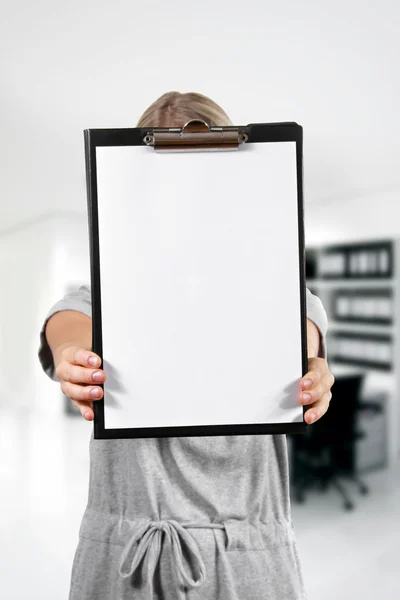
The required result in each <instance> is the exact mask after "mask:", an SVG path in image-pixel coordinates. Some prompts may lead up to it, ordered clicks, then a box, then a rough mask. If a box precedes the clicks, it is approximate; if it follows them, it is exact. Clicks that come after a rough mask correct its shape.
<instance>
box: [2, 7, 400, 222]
mask: <svg viewBox="0 0 400 600" xmlns="http://www.w3.org/2000/svg"><path fill="white" fill-rule="evenodd" d="M399 15H400V5H399V3H398V2H397V1H396V0H381V2H379V5H375V4H374V3H372V4H368V3H367V2H365V1H364V0H335V1H334V2H333V1H327V2H319V1H318V0H304V1H302V2H295V1H289V0H282V1H281V2H272V1H270V0H249V1H248V2H246V3H243V2H242V1H239V0H219V1H215V0H202V2H200V3H197V4H195V3H193V2H187V1H186V0H171V1H169V2H165V1H164V0H149V1H146V2H143V1H141V2H138V0H121V1H118V2H109V3H107V2H106V3H101V2H100V3H99V2H96V1H95V0H86V1H85V2H82V1H81V0H69V1H68V2H54V1H50V0H42V1H41V2H40V3H37V2H35V3H32V2H28V1H27V0H21V1H20V2H9V3H6V5H5V6H4V7H3V12H2V20H1V25H0V28H1V29H0V40H1V42H0V43H1V50H2V57H3V61H2V77H1V81H0V86H1V90H0V91H1V98H2V110H1V111H0V126H1V132H2V143H1V145H0V169H2V173H1V177H0V198H2V202H1V204H0V230H4V229H6V228H7V227H10V226H11V225H12V224H14V223H16V222H20V221H21V220H25V219H28V218H31V217H32V216H35V215H42V214H45V213H47V212H48V211H54V210H56V211H57V210H63V211H65V210H71V211H81V212H83V211H84V210H85V195H84V185H85V184H84V179H85V177H84V160H83V135H82V131H83V129H84V128H91V127H100V128H102V127H130V126H134V125H135V123H136V122H137V119H138V117H139V115H140V114H141V113H142V112H143V111H144V109H145V108H146V107H147V105H148V104H150V103H151V102H152V101H153V100H155V99H156V98H157V97H158V96H159V95H161V94H162V93H163V92H165V91H169V90H173V89H178V90H179V91H200V92H203V93H205V94H207V95H210V96H211V97H213V98H214V99H215V100H216V101H217V102H219V103H221V104H222V105H223V106H224V107H225V109H226V110H227V111H228V113H229V114H230V115H231V117H232V119H233V120H234V121H235V122H236V123H238V124H244V123H248V122H256V121H288V120H289V121H291V120H295V121H297V122H299V123H300V124H302V125H303V127H304V154H305V182H306V188H305V191H306V199H307V202H314V201H317V202H320V201H323V200H324V199H327V200H331V199H332V198H333V199H335V198H338V197H340V198H343V197H346V198H347V199H351V198H352V197H353V196H354V195H355V194H357V195H359V194H360V190H364V191H367V192H368V190H370V189H371V188H374V189H375V190H376V191H377V194H378V196H379V194H380V190H381V189H383V188H384V187H385V186H387V185H392V186H397V190H400V174H399V169H398V156H399V154H400V135H399V129H400V126H399V121H398V119H397V112H398V98H399V97H400V79H399V77H398V76H397V73H398V56H399V54H400V48H399V44H400V42H399V35H398V23H399Z"/></svg>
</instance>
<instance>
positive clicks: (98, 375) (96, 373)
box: [92, 371, 103, 381]
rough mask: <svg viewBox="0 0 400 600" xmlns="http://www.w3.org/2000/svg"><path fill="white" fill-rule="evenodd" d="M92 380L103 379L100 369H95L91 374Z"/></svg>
mask: <svg viewBox="0 0 400 600" xmlns="http://www.w3.org/2000/svg"><path fill="white" fill-rule="evenodd" d="M92 378H93V379H94V381H101V380H102V379H103V373H102V372H101V371H95V372H94V373H93V375H92Z"/></svg>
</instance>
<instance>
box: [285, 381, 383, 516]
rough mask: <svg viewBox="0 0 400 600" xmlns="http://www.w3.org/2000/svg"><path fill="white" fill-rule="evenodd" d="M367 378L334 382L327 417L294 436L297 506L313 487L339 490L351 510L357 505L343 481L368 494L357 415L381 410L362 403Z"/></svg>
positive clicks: (293, 475) (346, 507) (293, 472)
mask: <svg viewBox="0 0 400 600" xmlns="http://www.w3.org/2000/svg"><path fill="white" fill-rule="evenodd" d="M363 379H364V375H363V374H357V375H346V376H341V377H338V378H336V379H335V383H334V384H333V386H332V390H331V391H332V398H331V401H330V406H329V409H328V411H327V413H326V414H325V415H324V416H323V417H322V418H321V419H319V420H318V421H317V422H316V423H314V424H313V425H310V426H309V427H308V429H307V432H306V433H305V434H295V435H292V436H291V438H292V441H293V446H292V448H293V452H292V490H293V495H294V499H295V500H296V501H297V502H304V500H305V490H306V489H307V488H309V487H312V486H313V485H318V486H319V487H320V489H323V490H326V489H327V488H328V487H329V485H332V486H333V487H335V488H336V489H337V491H338V492H339V494H340V495H341V496H342V498H343V501H344V508H345V509H346V510H352V509H353V508H354V503H353V501H352V499H351V497H350V494H349V493H348V491H347V489H346V487H345V486H344V485H343V484H342V482H341V480H340V478H342V477H343V478H344V477H345V478H346V479H348V480H350V481H351V482H352V483H355V484H356V485H357V486H358V489H359V492H360V493H361V494H368V492H369V490H368V488H367V486H366V485H365V483H363V482H362V481H361V480H360V479H359V477H357V475H356V464H355V463H356V461H355V458H356V452H355V449H356V442H357V440H359V439H360V438H362V437H364V436H365V434H364V433H363V432H361V431H359V430H358V428H357V412H358V411H360V410H368V411H370V410H372V411H374V412H377V411H379V410H381V407H380V405H379V404H377V403H373V402H368V403H367V402H361V401H360V390H361V386H362V383H363Z"/></svg>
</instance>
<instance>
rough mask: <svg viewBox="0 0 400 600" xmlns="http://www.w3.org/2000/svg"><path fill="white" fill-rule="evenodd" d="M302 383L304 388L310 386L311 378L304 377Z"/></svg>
mask: <svg viewBox="0 0 400 600" xmlns="http://www.w3.org/2000/svg"><path fill="white" fill-rule="evenodd" d="M303 385H304V387H305V388H309V387H311V386H312V379H305V380H304V381H303Z"/></svg>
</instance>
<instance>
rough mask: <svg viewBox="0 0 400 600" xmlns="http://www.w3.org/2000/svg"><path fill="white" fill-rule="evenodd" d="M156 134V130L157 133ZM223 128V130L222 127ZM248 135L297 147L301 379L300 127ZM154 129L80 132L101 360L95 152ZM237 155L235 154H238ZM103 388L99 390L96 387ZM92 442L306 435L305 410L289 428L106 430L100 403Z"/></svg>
mask: <svg viewBox="0 0 400 600" xmlns="http://www.w3.org/2000/svg"><path fill="white" fill-rule="evenodd" d="M157 129H159V128H157ZM222 129H224V128H222ZM238 129H239V130H240V131H242V132H244V133H245V134H246V136H247V141H246V143H251V144H253V143H274V142H295V143H296V166H297V206H298V236H299V237H298V240H299V275H300V278H299V279H300V311H301V315H300V319H301V339H302V376H304V375H305V374H306V373H307V371H308V353H307V307H306V279H305V236H304V201H303V128H302V127H301V125H298V124H297V123H295V122H285V123H254V124H249V125H246V126H239V127H238ZM149 132H150V133H152V132H153V128H148V127H147V128H131V129H85V130H84V144H85V163H86V186H87V209H88V228H89V250H90V271H91V295H92V351H93V352H95V353H96V354H98V355H99V356H100V357H101V358H103V342H102V313H101V284H100V268H101V267H100V248H99V229H98V205H97V171H96V168H97V167H96V147H99V146H145V143H144V138H145V136H146V135H148V134H149ZM239 151H240V150H239ZM101 387H102V388H103V389H104V386H103V385H101ZM93 407H94V424H93V426H94V432H93V433H94V439H131V438H133V439H135V438H148V437H189V436H218V435H219V436H222V435H224V436H225V435H265V434H270V435H277V434H293V433H305V432H306V430H307V428H308V427H309V425H308V424H307V422H306V421H304V413H305V411H306V410H307V408H306V407H304V406H303V421H302V422H294V423H292V422H290V423H255V424H249V423H246V424H236V425H232V424H227V425H203V426H181V427H146V428H144V427H142V428H127V429H124V428H117V429H106V428H105V426H104V398H102V399H101V400H96V401H94V402H93Z"/></svg>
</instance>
